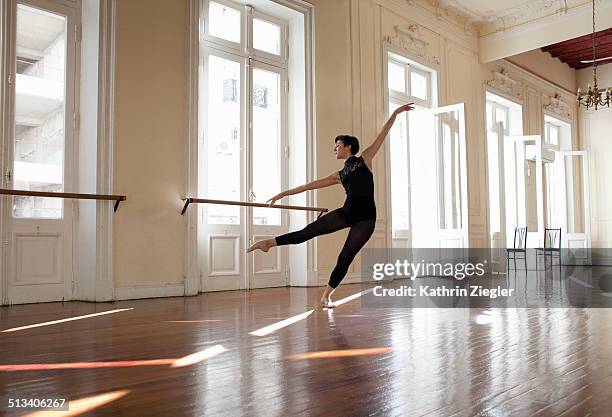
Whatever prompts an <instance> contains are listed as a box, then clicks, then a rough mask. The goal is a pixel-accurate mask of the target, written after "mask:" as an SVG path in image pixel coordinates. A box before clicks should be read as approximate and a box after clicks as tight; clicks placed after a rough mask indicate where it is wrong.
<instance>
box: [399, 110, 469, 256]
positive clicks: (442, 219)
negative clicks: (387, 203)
mask: <svg viewBox="0 0 612 417" xmlns="http://www.w3.org/2000/svg"><path fill="white" fill-rule="evenodd" d="M399 104H400V103H399V102H395V101H391V102H390V109H389V111H390V112H392V111H393V110H394V109H395V108H396V107H397V106H398V105H399ZM390 135H391V137H390V141H391V144H390V152H389V162H390V165H391V171H390V179H389V180H390V181H389V182H390V187H391V219H392V244H393V247H397V248H457V247H458V248H464V247H467V246H468V222H467V219H468V217H467V216H468V213H467V165H466V147H465V123H464V107H463V104H462V103H461V104H455V105H452V106H445V107H440V108H436V109H433V110H429V109H422V108H417V109H416V110H415V111H412V112H410V113H408V116H407V117H406V116H404V115H400V118H399V120H398V121H396V123H395V125H394V126H393V128H392V129H391V132H390Z"/></svg>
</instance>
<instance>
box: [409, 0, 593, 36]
mask: <svg viewBox="0 0 612 417" xmlns="http://www.w3.org/2000/svg"><path fill="white" fill-rule="evenodd" d="M407 1H409V3H410V4H413V3H414V2H415V1H416V0H407ZM420 1H421V2H425V3H427V5H428V6H429V7H430V8H432V9H433V11H434V13H435V14H436V16H437V17H438V18H439V19H443V18H447V19H449V20H450V21H454V22H455V23H459V24H461V25H463V29H464V30H465V31H466V33H470V34H477V35H479V36H483V35H489V34H492V33H497V32H503V31H505V30H507V29H509V28H512V27H514V26H519V25H522V24H524V23H528V22H532V21H534V20H538V19H542V18H545V17H548V16H554V15H564V14H567V13H568V12H569V11H571V10H572V9H575V8H577V7H581V6H585V5H588V4H590V1H589V0H530V1H528V0H525V1H524V2H522V3H521V4H518V5H516V6H513V7H509V8H506V9H503V8H498V9H497V10H495V8H494V7H491V8H490V9H489V8H487V9H486V10H482V8H481V10H478V9H475V8H473V7H472V8H469V7H466V6H464V5H463V4H462V2H461V1H460V0H420ZM596 1H597V2H598V3H603V1H604V0H596Z"/></svg>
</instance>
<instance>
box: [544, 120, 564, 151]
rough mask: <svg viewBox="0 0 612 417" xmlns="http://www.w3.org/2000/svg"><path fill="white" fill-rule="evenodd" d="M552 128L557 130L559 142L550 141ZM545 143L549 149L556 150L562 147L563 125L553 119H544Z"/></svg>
mask: <svg viewBox="0 0 612 417" xmlns="http://www.w3.org/2000/svg"><path fill="white" fill-rule="evenodd" d="M551 128H554V129H555V130H556V131H557V143H556V144H554V143H551V142H550V130H551ZM544 144H545V145H546V148H548V149H553V150H556V151H558V150H560V149H561V126H559V125H558V124H555V123H553V122H551V121H547V120H544Z"/></svg>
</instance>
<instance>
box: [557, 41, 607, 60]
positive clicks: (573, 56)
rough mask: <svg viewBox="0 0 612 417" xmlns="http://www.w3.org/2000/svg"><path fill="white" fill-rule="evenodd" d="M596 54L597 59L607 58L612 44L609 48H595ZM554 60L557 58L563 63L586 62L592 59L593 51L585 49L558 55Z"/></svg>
mask: <svg viewBox="0 0 612 417" xmlns="http://www.w3.org/2000/svg"><path fill="white" fill-rule="evenodd" d="M596 53H597V54H596V57H597V58H605V57H608V56H612V44H610V45H609V46H607V47H605V48H597V51H596ZM556 58H558V59H559V60H561V61H563V62H569V61H588V60H590V59H593V50H592V49H585V50H582V51H578V52H572V53H568V54H563V55H559V56H557V57H556Z"/></svg>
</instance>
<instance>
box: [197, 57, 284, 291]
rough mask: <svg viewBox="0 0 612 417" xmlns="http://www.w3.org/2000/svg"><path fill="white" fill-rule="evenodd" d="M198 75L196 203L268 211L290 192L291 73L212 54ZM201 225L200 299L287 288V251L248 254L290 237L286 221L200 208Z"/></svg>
mask: <svg viewBox="0 0 612 417" xmlns="http://www.w3.org/2000/svg"><path fill="white" fill-rule="evenodd" d="M201 68H202V73H201V78H200V79H201V80H202V82H201V83H200V88H201V91H200V94H199V96H200V109H201V116H200V148H199V149H200V151H199V161H200V166H199V170H200V181H199V184H200V189H199V195H200V196H203V197H204V198H209V199H218V200H232V201H250V202H259V203H265V202H266V200H268V199H269V198H271V197H273V196H274V195H276V194H277V193H279V192H280V191H282V190H284V189H286V185H287V184H286V181H285V178H286V177H287V176H286V169H287V166H286V165H287V163H286V162H287V157H288V155H287V154H286V149H287V148H286V135H285V126H286V123H285V120H286V114H285V108H286V70H285V69H282V68H278V67H276V66H274V65H269V64H264V63H262V62H257V61H255V60H253V59H252V58H249V57H244V56H240V55H237V54H236V55H235V54H232V53H229V52H225V51H218V50H215V49H213V48H208V49H207V50H206V51H205V52H204V53H203V62H202V65H201ZM277 204H278V203H277ZM199 221H200V227H199V230H200V232H199V236H198V240H199V247H200V248H201V252H200V253H201V254H202V256H200V259H201V262H202V264H201V271H202V283H201V284H202V289H203V291H219V290H232V289H245V288H261V287H272V286H284V285H286V283H287V279H288V277H287V272H288V271H287V267H286V265H287V259H286V258H287V255H286V248H274V249H272V250H270V251H269V252H267V253H264V252H261V251H256V252H254V253H250V254H248V255H247V254H245V250H246V248H247V247H248V245H249V244H250V243H252V242H254V241H257V240H261V239H266V238H271V237H274V236H276V235H279V234H282V233H286V232H287V231H288V214H287V213H285V212H283V211H281V210H279V209H272V208H260V207H244V206H234V205H213V204H203V205H201V206H200V207H199Z"/></svg>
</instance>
